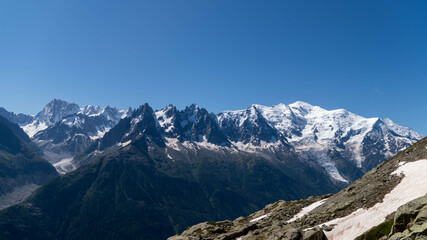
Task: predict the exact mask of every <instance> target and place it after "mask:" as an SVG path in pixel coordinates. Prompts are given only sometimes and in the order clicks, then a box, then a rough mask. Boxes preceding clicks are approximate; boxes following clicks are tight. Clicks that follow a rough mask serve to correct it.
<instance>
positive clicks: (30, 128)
mask: <svg viewBox="0 0 427 240" xmlns="http://www.w3.org/2000/svg"><path fill="white" fill-rule="evenodd" d="M47 127H48V126H47V125H46V123H44V122H41V123H40V122H38V121H34V122H32V123H30V124H28V125H25V126H23V127H22V129H23V130H24V132H25V133H26V134H27V135H28V136H29V137H30V138H32V137H34V135H36V134H37V133H38V132H40V131H42V130H45V129H46V128H47Z"/></svg>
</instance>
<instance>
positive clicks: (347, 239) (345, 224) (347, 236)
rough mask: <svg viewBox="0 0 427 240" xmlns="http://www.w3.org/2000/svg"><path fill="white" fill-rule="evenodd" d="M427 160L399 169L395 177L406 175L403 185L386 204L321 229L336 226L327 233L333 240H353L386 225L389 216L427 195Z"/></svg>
mask: <svg viewBox="0 0 427 240" xmlns="http://www.w3.org/2000/svg"><path fill="white" fill-rule="evenodd" d="M426 172H427V160H426V159H423V160H418V161H415V162H409V163H406V164H404V165H401V166H399V168H398V169H396V171H394V172H393V173H392V174H404V177H403V179H402V181H401V182H400V183H399V184H398V185H397V186H396V187H395V188H394V189H393V190H392V191H391V192H390V193H388V194H386V195H385V197H384V199H383V201H382V202H380V203H377V204H375V205H374V206H373V207H371V208H369V209H358V210H356V211H354V212H353V213H351V214H350V215H348V216H345V217H343V218H338V219H334V220H332V221H329V222H327V223H324V224H321V225H334V224H336V226H335V227H334V228H333V229H332V231H330V232H326V236H327V237H328V239H329V240H353V239H354V238H356V237H358V236H360V235H361V234H363V233H364V232H366V231H367V230H369V229H370V228H372V227H374V226H377V225H379V224H381V223H383V222H384V221H385V220H386V216H387V215H389V214H391V213H393V212H394V211H396V210H397V209H398V208H399V207H400V206H402V205H404V204H406V203H407V202H409V201H411V200H414V199H416V198H419V197H422V196H424V195H425V194H426V193H427V178H426V177H425V173H426Z"/></svg>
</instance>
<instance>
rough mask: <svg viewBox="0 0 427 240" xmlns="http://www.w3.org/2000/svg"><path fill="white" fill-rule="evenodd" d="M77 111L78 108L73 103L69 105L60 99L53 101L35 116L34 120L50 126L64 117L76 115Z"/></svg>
mask: <svg viewBox="0 0 427 240" xmlns="http://www.w3.org/2000/svg"><path fill="white" fill-rule="evenodd" d="M79 111H80V107H79V105H77V104H75V103H69V102H66V101H63V100H60V99H53V100H52V101H51V102H49V103H48V104H47V105H46V106H45V107H44V108H43V110H42V111H41V112H39V113H38V114H37V115H36V117H35V120H36V121H38V122H40V123H44V124H46V125H47V126H52V125H53V124H55V123H57V122H59V121H60V120H61V119H63V118H64V117H66V116H68V115H71V114H76V113H78V112H79Z"/></svg>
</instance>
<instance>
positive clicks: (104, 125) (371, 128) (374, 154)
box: [0, 99, 422, 184]
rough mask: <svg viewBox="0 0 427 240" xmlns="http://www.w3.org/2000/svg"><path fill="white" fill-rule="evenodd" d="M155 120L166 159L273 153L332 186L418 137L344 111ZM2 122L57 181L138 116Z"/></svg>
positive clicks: (67, 109) (70, 109) (283, 108)
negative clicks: (28, 141) (318, 172)
mask: <svg viewBox="0 0 427 240" xmlns="http://www.w3.org/2000/svg"><path fill="white" fill-rule="evenodd" d="M135 111H137V110H134V112H135ZM153 114H154V115H155V117H154V119H153V121H154V123H153V124H154V125H155V126H154V125H153V126H152V128H153V129H151V130H152V131H158V136H156V137H158V138H159V141H158V143H159V142H160V141H161V142H162V144H164V145H166V146H167V147H168V149H171V150H170V151H172V152H173V151H177V152H180V151H186V149H193V148H204V149H209V150H212V151H228V152H246V153H256V154H258V155H260V154H261V155H263V156H264V157H267V158H271V159H275V158H277V157H275V155H276V154H277V153H282V152H289V151H291V152H293V153H295V154H296V155H298V158H299V159H300V161H304V162H309V163H310V164H314V165H317V166H319V167H320V168H321V169H323V171H324V172H326V173H327V174H328V175H329V176H330V178H331V179H332V180H333V181H335V182H337V184H340V183H344V184H348V183H350V182H352V181H354V180H355V179H357V178H359V177H361V176H362V175H363V174H364V173H365V172H367V171H368V170H370V169H372V168H373V167H375V166H376V165H378V164H379V163H380V162H382V161H384V160H385V159H388V158H390V157H391V156H393V155H395V154H396V153H398V152H400V151H401V150H403V149H404V148H406V147H408V146H410V145H411V144H412V143H414V142H415V141H417V140H419V139H421V137H422V136H421V135H420V134H418V133H416V132H415V131H413V130H411V129H409V128H407V127H403V126H400V125H398V124H396V123H394V122H393V121H391V120H390V119H379V118H364V117H361V116H358V115H356V114H353V113H351V112H349V111H346V110H344V109H338V110H331V111H328V110H325V109H323V108H320V107H318V106H312V105H310V104H308V103H304V102H295V103H293V104H290V105H285V104H278V105H276V106H272V107H266V106H262V105H256V104H254V105H251V106H250V107H249V108H247V109H245V110H238V111H224V112H221V113H219V114H213V113H210V112H208V111H207V110H206V109H204V108H200V107H199V106H197V105H194V104H193V105H191V106H189V107H187V108H185V109H184V110H177V108H176V107H174V106H172V105H169V106H167V107H165V108H163V109H161V110H158V111H155V112H154V113H153ZM0 115H3V116H4V117H6V118H7V119H8V120H9V121H11V122H14V123H17V124H19V125H20V126H21V127H22V128H23V129H24V131H25V132H26V133H27V134H28V135H29V136H30V137H31V138H32V140H33V141H34V142H35V143H37V145H38V146H39V147H40V148H41V149H43V152H44V157H45V159H47V160H48V161H49V162H51V163H53V164H55V166H56V168H57V169H58V171H59V172H61V173H65V172H68V171H71V170H74V169H75V168H76V166H80V165H81V162H78V160H74V161H73V160H72V159H73V158H74V157H75V156H76V155H78V154H79V153H81V152H84V151H86V152H87V149H88V147H89V146H90V145H92V144H94V143H95V142H96V141H97V140H98V139H100V138H102V137H103V136H104V134H105V133H107V132H108V131H109V130H110V129H111V128H113V127H114V126H115V125H116V124H118V123H119V121H120V120H121V119H123V118H130V120H129V119H128V120H124V121H130V122H132V123H131V124H133V125H135V126H136V125H137V123H138V122H139V119H138V117H139V115H137V114H136V115H135V114H134V116H133V117H132V116H131V115H132V110H131V109H129V110H121V109H117V108H112V107H106V108H101V107H99V106H91V105H88V106H85V107H83V108H80V107H79V106H78V105H77V104H75V103H68V102H65V101H62V100H58V99H54V100H53V101H51V102H50V103H49V104H47V105H46V106H45V107H44V109H43V110H42V111H40V112H39V113H38V114H37V115H35V116H29V115H25V114H14V113H11V112H8V111H6V110H5V109H0ZM154 115H153V116H154ZM122 125H123V124H122ZM132 127H133V128H134V126H132ZM154 128H156V129H154ZM132 131H134V130H132ZM128 134H130V133H128ZM131 136H133V135H128V136H127V138H123V139H119V138H117V139H114V142H111V144H110V146H109V147H111V146H112V145H114V144H120V145H124V144H126V143H127V142H128V141H130V140H132V137H131ZM133 137H135V136H133ZM110 138H111V137H110ZM160 138H161V140H160ZM104 141H105V140H104ZM110 141H113V140H110ZM91 148H94V147H93V146H92V147H91ZM102 148H105V143H104V146H103V147H102ZM183 149H184V150H183ZM98 152H99V149H97V152H95V154H96V153H98ZM279 160H280V159H279Z"/></svg>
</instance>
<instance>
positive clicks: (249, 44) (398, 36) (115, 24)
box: [0, 0, 427, 135]
mask: <svg viewBox="0 0 427 240" xmlns="http://www.w3.org/2000/svg"><path fill="white" fill-rule="evenodd" d="M0 87H1V89H0V91H1V94H0V106H3V107H5V108H6V109H8V110H11V111H14V112H23V113H29V114H35V113H37V112H38V111H39V110H41V108H42V107H43V106H44V105H45V104H46V103H47V102H49V101H50V100H51V99H52V98H61V99H64V100H67V101H73V102H76V103H78V104H79V105H86V104H93V105H95V104H97V105H101V106H106V105H110V106H117V107H121V108H125V107H128V106H131V107H137V106H139V105H141V104H143V103H145V102H148V103H149V104H150V105H152V106H153V107H154V108H156V109H160V108H162V107H163V106H165V105H167V104H170V103H172V104H174V105H176V106H178V107H179V108H182V107H184V106H185V105H189V104H191V103H198V104H199V105H200V106H202V107H205V108H207V109H208V110H209V111H212V112H219V111H221V110H234V109H242V108H246V107H247V106H249V105H250V104H252V103H257V104H263V105H274V104H277V103H285V104H289V103H292V102H295V101H297V100H302V101H306V102H309V103H311V104H313V105H319V106H322V107H324V108H326V109H336V108H345V109H348V110H350V111H352V112H354V113H356V114H360V115H362V116H366V117H373V116H378V117H383V118H384V117H389V118H391V119H392V120H394V121H395V122H397V123H400V124H403V125H405V126H409V127H412V128H413V129H415V130H416V131H418V132H420V133H422V134H424V135H427V123H426V119H427V1H424V0H423V1H394V0H383V1H381V0H379V1H372V0H369V1H342V0H339V1H328V0H322V1H317V0H316V1H307V0H303V1H300V0H293V1H285V0H281V1H261V0H258V1H250V0H242V1H234V0H231V1H230V0H224V1H221V0H194V1H187V0H171V1H161V0H160V1H158V0H156V1H141V0H138V1H118V0H116V1H106V0H102V1H101V0H100V1H87V0H81V1H78V0H73V1H70V0H63V1H61V0H52V1H41V0H38V1H33V0H31V1H15V0H5V1H1V2H0Z"/></svg>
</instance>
